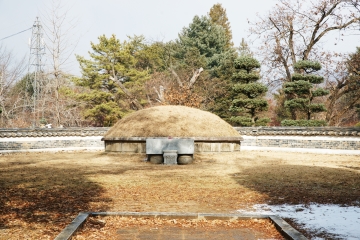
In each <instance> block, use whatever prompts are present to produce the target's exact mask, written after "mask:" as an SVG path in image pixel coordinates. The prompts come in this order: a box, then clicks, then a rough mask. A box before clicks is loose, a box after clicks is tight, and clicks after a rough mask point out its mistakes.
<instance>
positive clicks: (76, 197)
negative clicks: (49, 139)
mask: <svg viewBox="0 0 360 240" xmlns="http://www.w3.org/2000/svg"><path fill="white" fill-rule="evenodd" d="M144 158H145V155H141V154H115V153H103V152H60V153H19V154H5V155H0V193H1V194H0V239H53V238H54V237H55V236H56V235H57V234H58V233H59V232H60V231H61V230H62V229H63V228H64V227H65V226H66V225H67V224H69V223H70V222H71V221H72V220H73V219H74V218H75V216H76V215H77V214H78V213H79V212H81V211H164V212H165V211H166V212H221V213H232V212H235V211H236V210H238V209H242V208H248V207H251V206H252V205H253V204H260V203H268V204H283V203H288V204H306V203H310V202H316V203H334V204H346V205H357V206H359V205H360V157H359V156H345V155H322V154H305V153H282V152H248V151H244V152H240V153H222V154H201V155H196V156H195V162H194V164H191V165H183V166H181V165H177V166H165V165H152V164H150V163H148V162H144ZM300 230H301V229H300ZM308 236H311V235H308Z"/></svg>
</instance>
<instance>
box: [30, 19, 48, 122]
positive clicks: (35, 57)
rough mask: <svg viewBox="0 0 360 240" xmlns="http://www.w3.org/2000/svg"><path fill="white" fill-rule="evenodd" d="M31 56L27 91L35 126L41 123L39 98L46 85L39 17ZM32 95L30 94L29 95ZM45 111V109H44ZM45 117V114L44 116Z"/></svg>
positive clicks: (34, 31)
mask: <svg viewBox="0 0 360 240" xmlns="http://www.w3.org/2000/svg"><path fill="white" fill-rule="evenodd" d="M29 47H30V56H29V63H28V75H27V77H28V79H27V81H26V83H27V84H26V93H27V95H28V97H27V99H28V104H27V105H28V107H29V108H30V109H31V112H32V114H33V124H32V125H33V127H36V126H38V125H39V112H40V109H39V100H40V99H41V94H42V92H43V87H44V59H43V56H44V55H45V44H44V38H43V27H42V25H41V23H40V20H39V17H36V20H35V22H34V24H33V26H32V33H31V38H30V39H29ZM29 95H30V96H29ZM42 113H43V111H42ZM42 117H43V116H42Z"/></svg>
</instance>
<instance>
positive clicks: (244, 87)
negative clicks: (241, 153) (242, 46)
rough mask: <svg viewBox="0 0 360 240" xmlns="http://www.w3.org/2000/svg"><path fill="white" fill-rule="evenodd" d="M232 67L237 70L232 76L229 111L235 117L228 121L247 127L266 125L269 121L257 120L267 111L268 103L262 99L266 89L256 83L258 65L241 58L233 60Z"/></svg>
mask: <svg viewBox="0 0 360 240" xmlns="http://www.w3.org/2000/svg"><path fill="white" fill-rule="evenodd" d="M234 65H235V68H236V70H237V72H236V73H234V75H233V82H235V84H234V86H233V93H234V98H235V99H234V100H233V102H232V105H231V107H230V110H231V111H232V112H235V113H236V116H232V117H231V118H230V121H231V122H233V123H235V124H237V125H240V126H247V127H249V126H264V125H266V124H267V123H268V122H269V121H270V120H269V119H268V118H259V114H260V113H261V112H263V111H266V110H267V109H268V102H267V101H266V100H265V99H263V96H264V95H265V93H266V92H267V90H268V89H267V87H266V86H265V85H264V84H261V83H259V82H258V80H259V79H260V75H259V73H258V71H257V69H259V68H260V63H259V62H258V61H257V60H256V59H254V58H252V57H249V56H242V57H238V58H237V59H236V60H235V62H234Z"/></svg>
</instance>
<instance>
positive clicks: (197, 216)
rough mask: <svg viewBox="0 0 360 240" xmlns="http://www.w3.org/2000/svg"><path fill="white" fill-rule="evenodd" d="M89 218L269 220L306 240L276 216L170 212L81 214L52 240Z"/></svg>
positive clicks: (296, 239) (63, 239)
mask: <svg viewBox="0 0 360 240" xmlns="http://www.w3.org/2000/svg"><path fill="white" fill-rule="evenodd" d="M91 216H122V217H134V218H136V217H137V218H140V217H154V218H155V217H159V218H162V219H207V220H215V219H220V220H230V219H240V220H246V219H270V220H271V221H272V222H273V223H274V225H275V227H276V229H277V230H278V231H279V232H280V233H281V234H282V235H283V236H284V237H286V238H287V239H290V240H307V238H306V237H305V236H304V235H302V234H301V233H300V232H299V231H297V230H296V229H294V228H293V227H292V226H291V225H289V224H288V223H287V222H286V221H285V220H283V219H282V218H281V217H279V216H276V215H255V214H254V215H244V214H221V213H172V212H81V213H79V215H78V216H77V217H76V218H75V219H74V220H73V221H72V222H71V223H70V224H69V225H67V226H66V227H65V229H64V230H62V231H61V233H60V234H59V235H57V237H56V238H55V239H54V240H69V239H71V238H72V236H73V235H74V234H75V233H76V231H77V230H78V229H79V228H80V227H81V226H82V225H83V224H84V223H85V221H86V220H87V218H88V217H91Z"/></svg>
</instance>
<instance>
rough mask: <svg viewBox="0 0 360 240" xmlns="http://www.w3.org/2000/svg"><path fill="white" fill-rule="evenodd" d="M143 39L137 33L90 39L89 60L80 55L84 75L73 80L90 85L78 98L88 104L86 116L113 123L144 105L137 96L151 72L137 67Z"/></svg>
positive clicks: (101, 123) (102, 123)
mask: <svg viewBox="0 0 360 240" xmlns="http://www.w3.org/2000/svg"><path fill="white" fill-rule="evenodd" d="M141 41H142V38H139V37H134V38H130V41H128V42H127V41H124V42H120V41H119V40H118V39H117V38H116V36H115V35H112V36H111V37H110V38H107V37H106V36H105V35H102V36H100V37H99V43H97V44H95V43H91V48H92V51H91V52H89V54H90V57H91V59H90V60H88V59H85V58H84V57H81V56H77V60H78V62H79V63H80V67H81V71H82V76H81V77H80V78H75V79H74V82H75V83H76V84H77V85H78V86H82V87H85V88H86V89H87V91H86V92H85V93H81V94H77V98H78V99H80V100H82V101H83V102H84V103H85V104H86V106H85V111H84V116H85V118H86V119H89V120H91V121H92V122H93V125H95V126H111V125H113V124H114V123H116V121H117V120H118V119H120V118H121V117H122V116H124V115H125V114H126V113H128V112H130V111H131V110H138V109H141V108H142V104H141V102H142V101H141V99H140V100H138V99H137V97H138V96H139V95H141V91H143V86H144V82H145V80H146V79H147V76H148V73H147V71H141V70H139V69H137V68H136V64H137V59H136V57H135V55H136V52H137V51H139V46H140V42H141Z"/></svg>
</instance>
